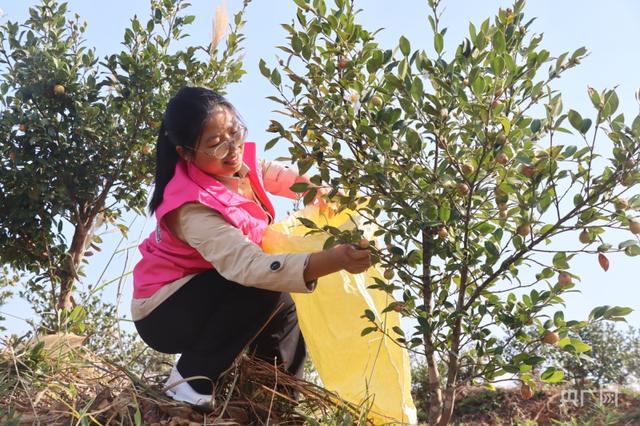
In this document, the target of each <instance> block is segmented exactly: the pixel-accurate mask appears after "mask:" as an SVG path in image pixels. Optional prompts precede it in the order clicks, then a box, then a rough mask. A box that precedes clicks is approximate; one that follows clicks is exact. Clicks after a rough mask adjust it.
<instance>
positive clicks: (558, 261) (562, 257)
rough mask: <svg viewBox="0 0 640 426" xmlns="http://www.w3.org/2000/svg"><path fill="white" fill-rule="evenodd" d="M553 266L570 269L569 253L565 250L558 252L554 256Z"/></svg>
mask: <svg viewBox="0 0 640 426" xmlns="http://www.w3.org/2000/svg"><path fill="white" fill-rule="evenodd" d="M553 266H554V267H555V268H558V269H569V264H568V263H567V255H566V253H565V252H562V251H561V252H558V253H556V254H555V255H554V256H553Z"/></svg>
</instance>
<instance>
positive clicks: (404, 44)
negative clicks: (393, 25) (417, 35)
mask: <svg viewBox="0 0 640 426" xmlns="http://www.w3.org/2000/svg"><path fill="white" fill-rule="evenodd" d="M400 51H401V52H402V54H403V55H404V56H409V53H411V43H409V40H407V38H406V37H405V36H401V37H400Z"/></svg>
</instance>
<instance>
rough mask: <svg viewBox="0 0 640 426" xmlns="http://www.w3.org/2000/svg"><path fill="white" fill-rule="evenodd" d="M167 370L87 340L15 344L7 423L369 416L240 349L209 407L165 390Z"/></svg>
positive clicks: (4, 393)
mask: <svg viewBox="0 0 640 426" xmlns="http://www.w3.org/2000/svg"><path fill="white" fill-rule="evenodd" d="M165 379H166V376H165V375H155V376H147V377H145V376H142V377H139V376H138V375H136V374H134V373H133V372H132V370H131V369H130V368H129V367H127V366H124V365H118V364H116V363H114V362H112V361H109V360H107V359H104V358H102V357H99V356H97V355H95V354H93V353H91V352H89V351H88V350H86V349H85V348H83V347H82V346H80V345H76V346H75V347H69V346H67V347H65V349H64V351H57V352H56V353H52V352H49V351H47V350H44V347H43V345H42V344H39V345H35V346H33V345H32V346H29V347H26V348H23V349H22V350H14V349H12V348H7V349H6V350H5V352H4V353H3V354H2V358H1V360H0V407H2V408H1V411H0V422H1V423H2V424H7V425H26V424H29V425H30V424H41V425H107V424H133V425H141V424H144V425H202V424H208V425H212V424H219V425H223V424H224V425H238V424H240V425H247V424H255V425H267V424H280V425H286V424H290V425H297V424H318V420H319V419H322V420H325V421H328V423H334V421H331V420H330V419H334V420H336V421H335V423H337V422H338V421H337V420H339V422H340V423H342V421H344V420H346V421H347V424H353V423H358V424H365V422H366V410H363V409H362V408H361V407H357V406H354V405H352V404H349V403H347V402H344V401H342V400H340V399H339V398H338V397H337V396H336V395H335V394H332V393H331V392H328V391H326V390H324V389H322V388H321V387H318V386H316V385H314V384H312V383H308V382H304V381H300V380H298V379H296V378H294V377H291V376H288V375H286V374H284V373H282V372H281V371H279V370H278V369H276V368H275V367H274V366H273V365H270V364H269V363H266V362H264V361H261V360H258V359H250V358H248V357H246V356H242V357H240V358H239V359H238V360H237V361H236V362H235V364H234V365H233V366H232V368H231V369H230V370H229V371H228V372H227V373H226V374H225V375H224V377H222V379H221V380H220V381H219V383H218V385H217V389H216V392H215V395H216V405H215V407H214V409H213V410H212V411H210V412H201V411H197V410H194V409H192V408H191V407H190V406H187V405H184V404H181V403H178V402H175V401H173V400H171V399H169V398H168V397H166V396H165V395H164V393H163V389H162V383H163V382H164V380H165Z"/></svg>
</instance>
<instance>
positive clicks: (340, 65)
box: [338, 56, 349, 70]
mask: <svg viewBox="0 0 640 426" xmlns="http://www.w3.org/2000/svg"><path fill="white" fill-rule="evenodd" d="M347 65H349V61H348V60H347V58H345V57H344V56H341V57H340V59H338V69H341V70H343V69H345V68H346V67H347Z"/></svg>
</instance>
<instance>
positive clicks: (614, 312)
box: [605, 306, 633, 318]
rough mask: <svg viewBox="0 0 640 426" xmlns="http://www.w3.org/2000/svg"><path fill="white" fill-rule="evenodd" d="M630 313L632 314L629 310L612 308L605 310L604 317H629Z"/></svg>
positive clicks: (621, 307) (631, 310)
mask: <svg viewBox="0 0 640 426" xmlns="http://www.w3.org/2000/svg"><path fill="white" fill-rule="evenodd" d="M631 312H633V309H631V308H627V307H623V306H614V307H613V308H610V309H608V310H607V312H606V313H605V317H607V318H610V317H624V316H626V315H629V314H630V313H631Z"/></svg>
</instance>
